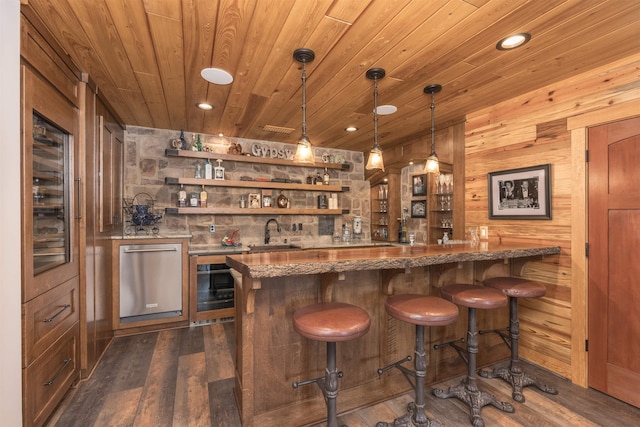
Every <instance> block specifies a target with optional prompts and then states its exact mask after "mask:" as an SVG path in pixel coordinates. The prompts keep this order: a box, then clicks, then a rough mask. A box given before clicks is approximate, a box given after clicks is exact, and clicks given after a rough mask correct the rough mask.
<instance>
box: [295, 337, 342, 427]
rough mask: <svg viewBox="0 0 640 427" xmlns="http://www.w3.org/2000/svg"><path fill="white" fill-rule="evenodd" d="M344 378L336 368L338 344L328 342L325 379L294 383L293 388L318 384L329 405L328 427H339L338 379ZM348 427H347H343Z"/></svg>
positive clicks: (319, 378)
mask: <svg viewBox="0 0 640 427" xmlns="http://www.w3.org/2000/svg"><path fill="white" fill-rule="evenodd" d="M341 377H342V372H341V371H338V370H337V368H336V343H335V342H327V367H326V369H325V375H324V377H318V378H314V379H311V380H305V381H294V382H293V384H292V385H293V388H298V387H299V386H301V385H307V384H312V383H316V384H317V385H318V387H319V388H320V390H321V391H322V395H323V396H324V401H325V403H326V405H327V427H338V415H337V412H338V411H337V406H336V397H337V396H338V378H341ZM341 427H346V426H341Z"/></svg>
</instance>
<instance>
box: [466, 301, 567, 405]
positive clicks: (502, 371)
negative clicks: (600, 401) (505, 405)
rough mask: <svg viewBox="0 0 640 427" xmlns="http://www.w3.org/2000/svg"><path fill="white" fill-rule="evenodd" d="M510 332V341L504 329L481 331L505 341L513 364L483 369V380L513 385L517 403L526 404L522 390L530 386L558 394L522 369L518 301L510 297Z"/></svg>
mask: <svg viewBox="0 0 640 427" xmlns="http://www.w3.org/2000/svg"><path fill="white" fill-rule="evenodd" d="M507 330H508V331H509V337H510V341H507V340H506V339H505V335H506V334H505V333H504V329H496V330H492V331H480V333H481V334H482V333H486V332H495V333H497V334H498V335H500V337H501V338H502V339H503V341H504V342H505V343H506V344H507V346H508V347H509V348H510V349H511V362H510V364H509V367H508V368H494V369H492V370H488V369H482V370H480V372H478V375H480V376H481V377H483V378H502V379H503V380H505V381H506V382H508V383H509V384H511V390H512V393H511V396H512V397H513V400H515V401H516V402H520V403H524V401H525V397H524V394H522V390H523V389H524V388H525V387H528V386H531V385H532V386H535V387H537V388H538V389H539V390H541V391H543V392H545V393H549V394H558V390H556V389H555V388H553V387H551V386H549V385H546V384H540V383H539V382H538V380H537V379H536V377H534V376H531V375H529V374H526V373H524V372H523V371H522V368H521V367H520V358H519V356H518V341H519V338H520V321H519V320H518V299H517V298H516V297H509V328H507Z"/></svg>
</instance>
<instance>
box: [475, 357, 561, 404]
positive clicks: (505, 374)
mask: <svg viewBox="0 0 640 427" xmlns="http://www.w3.org/2000/svg"><path fill="white" fill-rule="evenodd" d="M478 375H480V376H481V377H483V378H502V379H503V380H505V381H506V382H508V383H509V384H511V389H512V394H511V396H512V397H513V400H515V401H516V402H520V403H524V401H525V397H524V394H522V390H523V389H524V388H525V387H528V386H531V385H532V386H535V387H537V388H538V389H539V390H540V391H543V392H545V393H549V394H558V390H556V389H555V388H554V387H551V386H549V385H546V384H540V383H539V382H538V379H537V378H536V377H534V376H531V375H529V374H526V373H524V372H523V371H522V370H521V369H520V367H519V366H518V367H517V368H516V369H512V368H511V367H509V368H506V367H505V368H494V369H491V370H489V369H481V370H480V371H478Z"/></svg>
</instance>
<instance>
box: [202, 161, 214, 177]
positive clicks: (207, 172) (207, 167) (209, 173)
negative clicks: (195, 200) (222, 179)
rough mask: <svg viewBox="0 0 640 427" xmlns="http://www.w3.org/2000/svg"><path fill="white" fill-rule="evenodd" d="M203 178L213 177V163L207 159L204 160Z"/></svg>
mask: <svg viewBox="0 0 640 427" xmlns="http://www.w3.org/2000/svg"><path fill="white" fill-rule="evenodd" d="M204 179H213V164H212V163H211V160H209V159H207V161H206V162H204Z"/></svg>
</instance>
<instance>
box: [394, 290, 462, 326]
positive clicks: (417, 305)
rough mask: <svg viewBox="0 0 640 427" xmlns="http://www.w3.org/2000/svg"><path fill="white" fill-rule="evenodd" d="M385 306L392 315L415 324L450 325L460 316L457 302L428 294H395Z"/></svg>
mask: <svg viewBox="0 0 640 427" xmlns="http://www.w3.org/2000/svg"><path fill="white" fill-rule="evenodd" d="M385 308H386V310H387V313H389V315H390V316H392V317H395V318H396V319H398V320H402V321H403V322H407V323H411V324H413V325H423V326H443V325H449V324H451V323H453V322H455V321H456V319H457V317H458V307H457V306H456V305H455V304H452V303H450V302H449V301H446V300H444V299H442V298H438V297H433V296H428V295H418V294H403V295H394V296H391V297H389V298H388V299H387V302H386V303H385Z"/></svg>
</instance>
